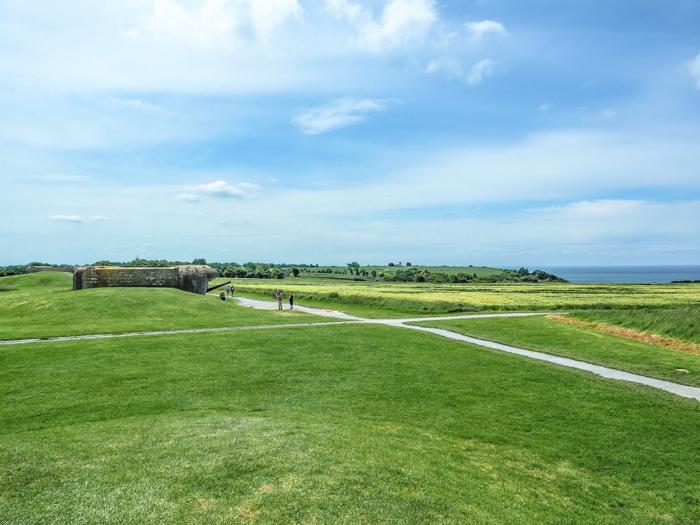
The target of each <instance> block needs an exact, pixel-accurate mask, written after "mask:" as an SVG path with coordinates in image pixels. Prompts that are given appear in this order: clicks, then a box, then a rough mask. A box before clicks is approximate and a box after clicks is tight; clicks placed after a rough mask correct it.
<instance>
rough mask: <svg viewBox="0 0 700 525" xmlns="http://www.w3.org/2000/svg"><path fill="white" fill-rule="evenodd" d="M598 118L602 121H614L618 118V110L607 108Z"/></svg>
mask: <svg viewBox="0 0 700 525" xmlns="http://www.w3.org/2000/svg"><path fill="white" fill-rule="evenodd" d="M598 116H599V117H600V118H601V119H602V120H612V119H614V118H615V117H616V116H617V110H616V109H613V108H605V109H604V110H603V111H601V112H600V113H599V114H598Z"/></svg>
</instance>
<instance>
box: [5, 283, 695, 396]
mask: <svg viewBox="0 0 700 525" xmlns="http://www.w3.org/2000/svg"><path fill="white" fill-rule="evenodd" d="M235 299H236V301H237V302H238V303H239V304H240V305H241V306H246V307H249V308H256V309H261V310H276V309H277V307H278V305H277V302H273V301H262V300H258V299H247V298H243V297H236V298H235ZM284 306H285V309H288V306H287V305H286V304H285V305H284ZM295 310H297V311H300V312H306V313H310V314H314V315H317V316H320V317H330V318H334V319H338V321H327V322H318V323H294V324H292V323H289V324H277V325H257V326H227V327H219V328H192V329H185V330H157V331H146V332H129V333H123V334H91V335H74V336H63V337H52V338H47V339H14V340H8V341H0V346H7V345H21V344H32V343H55V342H60V341H82V340H94V339H113V338H122V337H144V336H156V335H169V334H192V333H207V332H224V331H232V330H270V329H285V328H302V327H309V326H334V325H344V324H381V325H385V326H393V327H396V328H406V329H409V330H417V331H420V332H427V333H431V334H433V335H437V336H440V337H445V338H447V339H453V340H455V341H462V342H465V343H470V344H473V345H477V346H482V347H485V348H490V349H492V350H499V351H502V352H508V353H510V354H515V355H519V356H523V357H527V358H530V359H536V360H538V361H546V362H548V363H553V364H556V365H559V366H564V367H567V368H573V369H577V370H584V371H586V372H590V373H592V374H596V375H598V376H600V377H604V378H606V379H614V380H617V381H626V382H630V383H638V384H642V385H646V386H649V387H652V388H656V389H658V390H663V391H665V392H669V393H671V394H675V395H678V396H681V397H687V398H690V399H695V400H696V401H700V388H697V387H692V386H687V385H681V384H678V383H673V382H671V381H664V380H662V379H655V378H652V377H646V376H640V375H637V374H632V373H629V372H624V371H622V370H616V369H614V368H608V367H605V366H599V365H593V364H591V363H586V362H584V361H577V360H575V359H569V358H566V357H559V356H556V355H552V354H545V353H543V352H535V351H532V350H525V349H523V348H517V347H514V346H508V345H503V344H500V343H494V342H492V341H485V340H482V339H476V338H473V337H469V336H466V335H462V334H458V333H456V332H450V331H449V330H443V329H441V328H428V327H423V326H415V325H410V324H406V323H416V322H427V321H445V320H454V319H480V318H488V317H531V316H541V315H552V314H554V313H561V312H532V313H503V314H471V315H454V316H440V317H414V318H408V319H365V318H362V317H356V316H353V315H349V314H346V313H343V312H339V311H337V310H323V309H320V308H310V307H305V306H296V307H295Z"/></svg>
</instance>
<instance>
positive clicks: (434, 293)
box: [220, 278, 700, 315]
mask: <svg viewBox="0 0 700 525" xmlns="http://www.w3.org/2000/svg"><path fill="white" fill-rule="evenodd" d="M226 280H228V279H226ZM233 281H234V283H235V286H236V290H237V292H239V293H243V294H256V295H257V296H259V297H263V298H265V297H269V296H270V294H271V293H272V291H273V290H275V289H282V290H283V291H284V292H285V293H289V292H293V293H294V295H295V297H296V298H297V300H298V301H313V302H315V303H316V304H322V303H323V304H326V305H327V307H331V308H340V309H347V310H348V311H350V309H351V308H357V307H361V308H364V309H366V310H374V311H377V309H381V310H389V311H393V312H396V313H399V312H402V313H403V314H409V315H413V314H426V313H429V314H443V313H458V312H483V311H556V310H581V309H611V308H612V309H639V308H670V307H674V308H675V307H685V306H693V305H694V306H700V284H662V285H647V284H569V283H547V284H544V283H504V284H432V283H394V282H391V283H389V282H352V281H319V280H315V279H306V278H296V279H294V278H288V279H283V280H277V279H275V280H272V279H234V280H233ZM220 282H223V280H222V281H220ZM370 315H371V314H370Z"/></svg>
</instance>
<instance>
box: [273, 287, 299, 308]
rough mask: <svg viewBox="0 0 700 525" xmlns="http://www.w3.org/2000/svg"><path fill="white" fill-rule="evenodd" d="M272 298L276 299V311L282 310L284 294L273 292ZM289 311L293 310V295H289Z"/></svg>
mask: <svg viewBox="0 0 700 525" xmlns="http://www.w3.org/2000/svg"><path fill="white" fill-rule="evenodd" d="M272 298H273V299H277V309H278V310H281V309H282V301H283V300H284V294H283V293H282V290H280V291H277V290H275V291H273V292H272ZM289 309H290V310H294V294H293V293H290V294H289Z"/></svg>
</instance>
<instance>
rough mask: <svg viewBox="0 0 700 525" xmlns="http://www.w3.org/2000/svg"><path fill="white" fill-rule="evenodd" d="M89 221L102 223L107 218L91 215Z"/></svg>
mask: <svg viewBox="0 0 700 525" xmlns="http://www.w3.org/2000/svg"><path fill="white" fill-rule="evenodd" d="M90 220H91V221H98V222H104V221H106V220H107V217H104V216H102V215H93V216H92V217H90Z"/></svg>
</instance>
